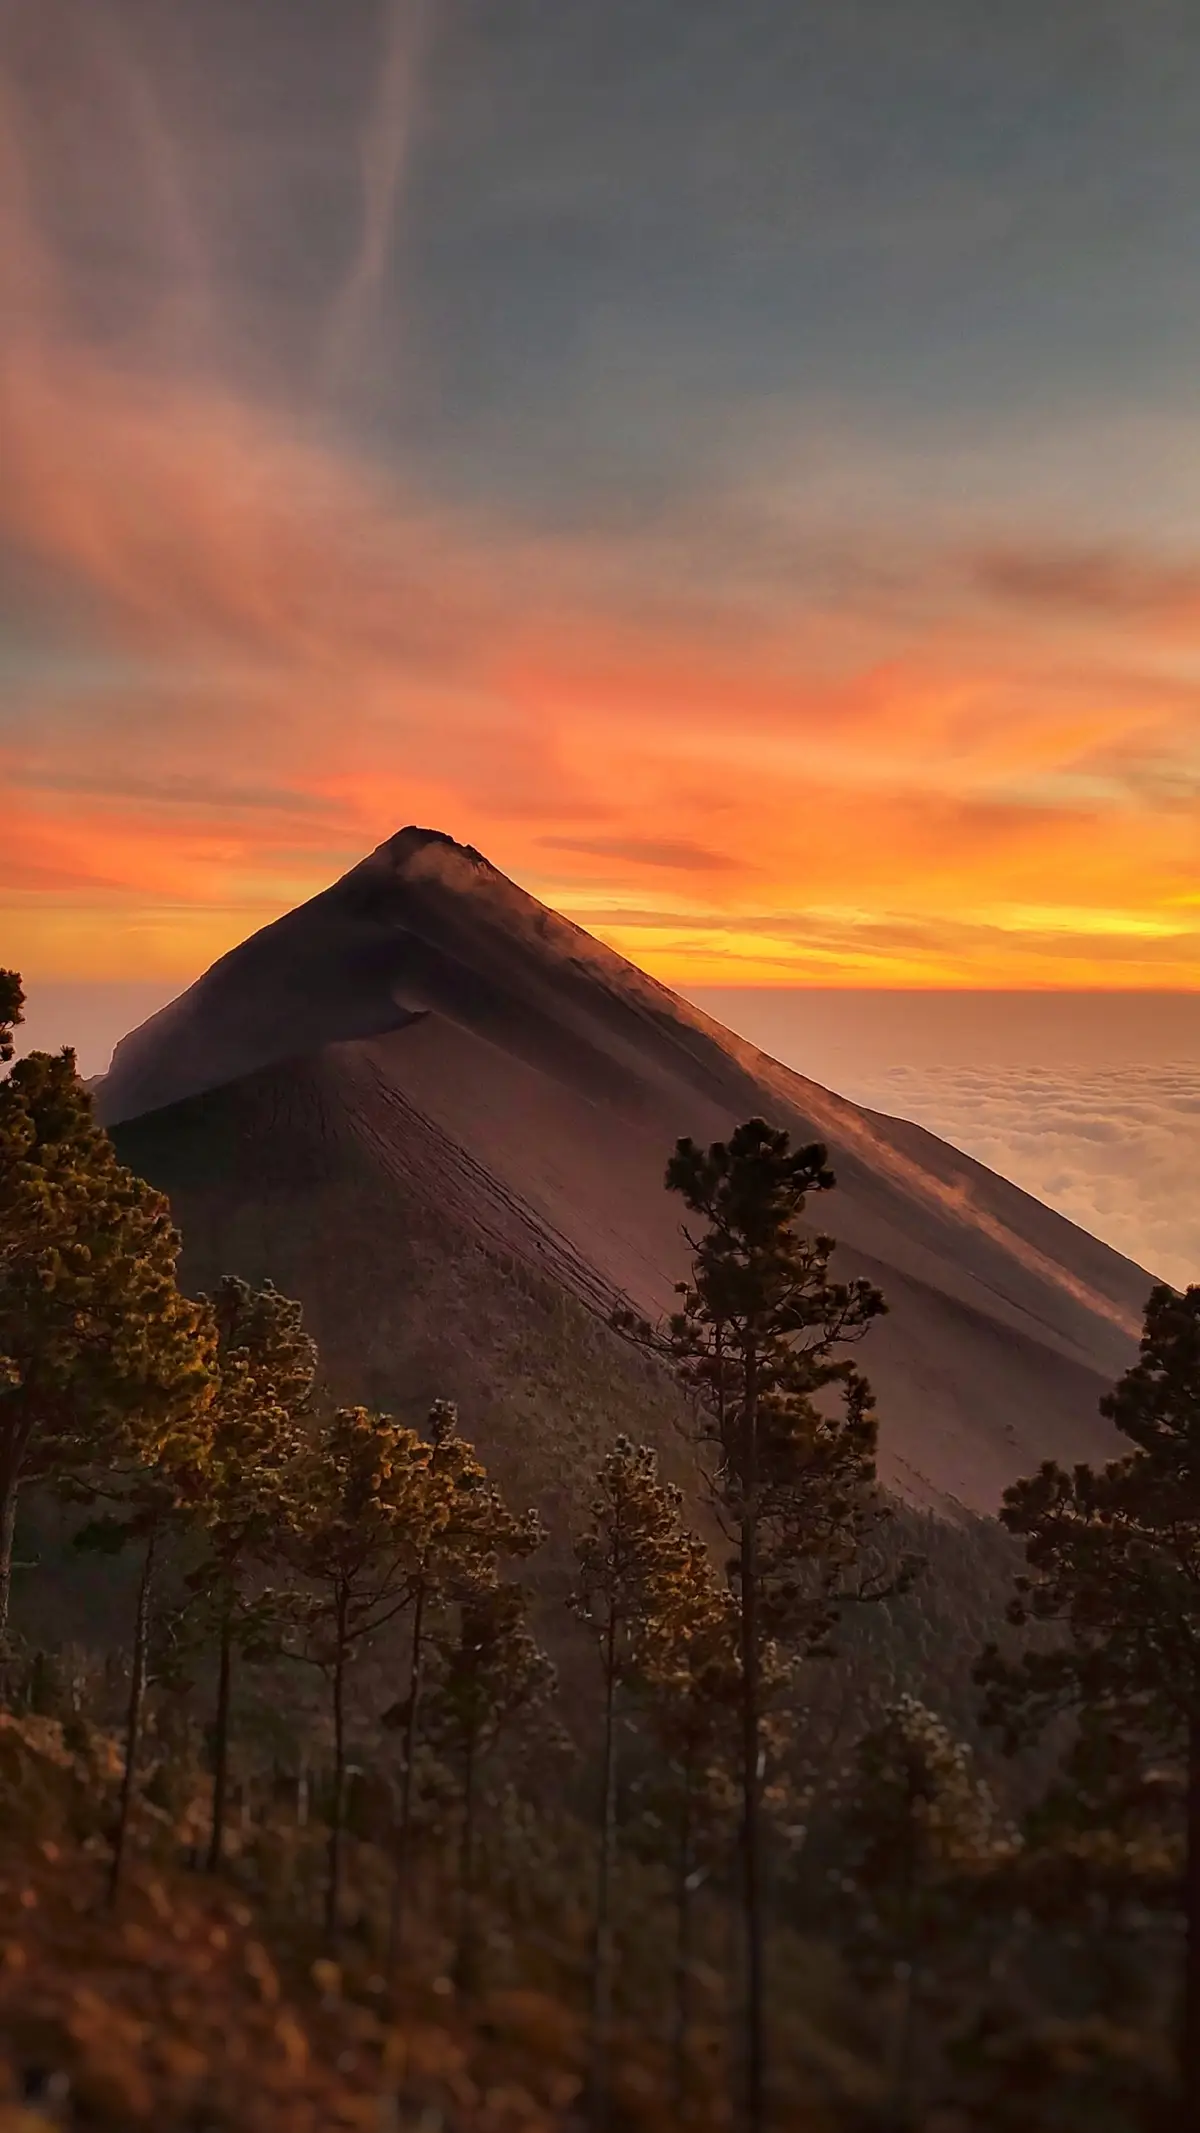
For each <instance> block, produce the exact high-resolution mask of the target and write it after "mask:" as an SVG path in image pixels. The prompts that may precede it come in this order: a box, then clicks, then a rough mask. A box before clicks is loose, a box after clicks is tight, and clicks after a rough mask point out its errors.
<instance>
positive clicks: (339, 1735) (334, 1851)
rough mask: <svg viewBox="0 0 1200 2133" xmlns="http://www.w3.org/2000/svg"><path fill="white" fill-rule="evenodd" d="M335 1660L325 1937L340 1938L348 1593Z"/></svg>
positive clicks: (341, 1605) (341, 1600) (341, 1596)
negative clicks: (338, 1932) (331, 1789)
mask: <svg viewBox="0 0 1200 2133" xmlns="http://www.w3.org/2000/svg"><path fill="white" fill-rule="evenodd" d="M335 1635H336V1639H337V1642H336V1645H335V1648H334V1658H333V1800H332V1803H331V1805H330V1810H329V1853H328V1868H327V1873H326V1880H325V1938H326V1940H327V1941H328V1942H329V1943H330V1945H332V1943H333V1941H334V1940H335V1939H336V1937H337V1929H338V1919H339V1917H340V1916H341V1909H342V1849H343V1847H342V1826H343V1823H344V1822H345V1819H346V1594H345V1592H344V1591H339V1593H338V1598H337V1613H336V1627H335Z"/></svg>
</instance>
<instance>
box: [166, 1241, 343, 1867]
mask: <svg viewBox="0 0 1200 2133" xmlns="http://www.w3.org/2000/svg"><path fill="white" fill-rule="evenodd" d="M206 1300H207V1302H208V1303H209V1305H210V1308H211V1310H212V1314H213V1319H214V1321H215V1324H216V1329H217V1340H218V1346H217V1360H218V1386H217V1392H216V1397H215V1399H214V1403H213V1409H212V1416H211V1438H210V1442H209V1447H208V1456H207V1458H206V1460H205V1464H204V1470H203V1475H202V1493H201V1496H200V1501H199V1504H198V1506H197V1509H198V1513H199V1517H200V1521H201V1524H202V1526H203V1531H204V1536H205V1542H206V1545H205V1548H204V1553H203V1555H202V1558H201V1561H200V1563H199V1565H198V1566H197V1567H196V1569H195V1570H194V1571H193V1573H192V1575H191V1578H190V1580H189V1583H190V1585H191V1589H192V1591H193V1593H194V1594H195V1595H196V1596H197V1599H198V1600H199V1602H200V1604H201V1606H202V1607H203V1609H204V1612H205V1614H206V1616H207V1617H208V1618H209V1619H211V1622H212V1626H213V1630H214V1632H215V1638H216V1644H217V1698H216V1711H215V1716H214V1723H213V1808H212V1826H211V1834H210V1840H209V1851H208V1866H209V1871H210V1872H212V1871H214V1870H215V1869H216V1867H217V1866H218V1865H219V1863H220V1859H221V1852H222V1845H223V1841H224V1829H225V1811H226V1801H227V1796H228V1776H229V1735H230V1722H231V1711H232V1696H233V1671H234V1657H235V1653H236V1651H237V1649H238V1647H239V1646H240V1647H241V1648H242V1649H243V1650H246V1651H253V1650H255V1649H258V1648H260V1647H261V1646H262V1644H263V1640H264V1636H265V1634H267V1633H268V1632H269V1630H270V1628H271V1619H272V1609H271V1599H272V1597H273V1596H271V1595H269V1594H267V1595H264V1594H261V1593H260V1594H259V1595H257V1596H255V1597H252V1596H251V1594H250V1592H249V1590H248V1584H247V1578H248V1573H249V1572H250V1570H251V1569H252V1567H253V1566H254V1565H256V1564H262V1563H263V1562H265V1561H270V1560H272V1559H275V1558H278V1556H279V1555H280V1554H281V1552H282V1532H283V1527H284V1524H285V1523H286V1522H287V1521H288V1520H289V1519H294V1517H295V1508H294V1506H293V1505H292V1503H291V1501H290V1484H291V1481H292V1477H293V1473H294V1471H295V1468H296V1464H297V1461H298V1460H299V1459H300V1457H301V1455H302V1452H303V1448H304V1441H305V1439H304V1427H305V1420H306V1418H307V1416H308V1412H309V1407H310V1403H311V1398H312V1389H313V1383H314V1379H315V1375H316V1367H317V1351H316V1346H315V1343H314V1342H313V1341H312V1340H311V1339H310V1337H309V1335H308V1334H307V1333H306V1332H305V1331H304V1324H303V1315H302V1311H301V1307H300V1305H299V1304H298V1303H295V1302H293V1301H292V1300H291V1299H290V1298H289V1297H286V1296H281V1295H280V1293H279V1291H278V1290H277V1289H276V1288H275V1287H274V1286H273V1285H272V1284H271V1283H270V1282H267V1283H266V1285H265V1286H264V1287H263V1288H261V1289H252V1288H251V1287H250V1286H249V1284H248V1283H246V1282H244V1281H240V1280H238V1279H237V1277H236V1276H234V1275H227V1276H226V1277H225V1278H224V1279H223V1280H222V1281H221V1282H220V1283H219V1285H218V1287H217V1289H216V1291H215V1292H214V1294H213V1295H212V1296H211V1297H209V1298H208V1299H206Z"/></svg>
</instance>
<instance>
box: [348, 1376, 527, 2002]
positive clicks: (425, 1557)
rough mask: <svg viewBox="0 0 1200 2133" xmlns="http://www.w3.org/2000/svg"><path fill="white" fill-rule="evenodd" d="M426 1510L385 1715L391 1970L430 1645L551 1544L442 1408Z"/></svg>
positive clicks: (440, 1404) (431, 1448)
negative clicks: (392, 1764) (393, 1764)
mask: <svg viewBox="0 0 1200 2133" xmlns="http://www.w3.org/2000/svg"><path fill="white" fill-rule="evenodd" d="M427 1441H428V1459H427V1463H426V1467H425V1504H424V1511H423V1516H422V1521H421V1532H420V1538H419V1541H418V1543H417V1546H416V1549H415V1553H414V1560H413V1569H412V1579H411V1586H410V1590H411V1594H412V1628H411V1635H410V1640H409V1667H408V1688H407V1693H406V1694H405V1696H404V1697H403V1698H402V1699H401V1701H400V1702H399V1703H397V1704H394V1705H393V1706H392V1707H391V1708H390V1710H388V1711H385V1712H384V1714H383V1724H384V1725H385V1726H388V1727H389V1728H391V1729H392V1730H397V1731H399V1732H400V1734H401V1738H402V1747H401V1757H402V1760H401V1771H400V1801H399V1812H398V1815H397V1820H396V1844H395V1859H394V1862H393V1878H392V1915H391V1921H390V1928H389V1934H388V1960H389V1968H390V1969H391V1970H392V1972H393V1973H394V1972H395V1969H396V1966H397V1964H398V1963H399V1961H400V1957H401V1953H402V1949H403V1936H404V1904H405V1898H406V1894H407V1881H408V1870H409V1852H410V1846H411V1839H412V1819H413V1787H414V1782H415V1771H416V1756H417V1745H418V1741H419V1737H420V1725H421V1706H422V1700H423V1696H424V1691H425V1668H426V1658H427V1653H428V1644H429V1638H430V1634H431V1631H432V1629H433V1628H434V1627H435V1626H436V1620H437V1611H438V1609H439V1608H440V1607H441V1606H442V1605H443V1603H444V1602H445V1600H446V1598H447V1596H448V1595H450V1594H452V1593H454V1592H455V1591H460V1590H462V1589H464V1588H466V1587H469V1586H471V1585H472V1584H482V1583H486V1582H487V1581H489V1580H490V1579H492V1578H494V1577H495V1576H496V1575H497V1573H498V1567H499V1563H500V1561H501V1558H503V1557H510V1558H516V1559H521V1558H524V1557H526V1556H528V1555H531V1554H532V1553H533V1551H534V1549H535V1548H537V1547H539V1546H540V1545H541V1542H542V1540H543V1538H544V1534H543V1531H542V1526H541V1521H540V1520H539V1519H538V1517H537V1515H536V1513H535V1512H533V1511H523V1512H513V1511H511V1510H510V1509H509V1508H508V1506H507V1504H506V1503H505V1502H504V1499H503V1497H502V1496H501V1494H500V1491H499V1490H498V1489H497V1488H495V1487H494V1486H493V1485H492V1484H491V1483H490V1482H489V1481H488V1478H487V1469H486V1467H485V1466H484V1465H483V1462H482V1460H481V1459H480V1458H479V1456H478V1454H477V1452H476V1451H475V1449H474V1446H473V1445H471V1444H469V1443H468V1442H467V1439H466V1438H465V1437H463V1436H461V1435H460V1433H459V1429H458V1411H457V1409H456V1408H455V1407H454V1406H453V1405H452V1404H451V1402H450V1401H448V1400H435V1401H434V1404H433V1406H432V1408H431V1409H430V1412H429V1421H428V1425H427Z"/></svg>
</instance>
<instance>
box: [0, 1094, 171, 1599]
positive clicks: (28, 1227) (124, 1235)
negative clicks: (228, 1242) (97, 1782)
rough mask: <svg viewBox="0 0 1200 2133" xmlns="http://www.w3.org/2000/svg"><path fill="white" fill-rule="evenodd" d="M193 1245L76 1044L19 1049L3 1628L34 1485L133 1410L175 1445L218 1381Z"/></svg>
mask: <svg viewBox="0 0 1200 2133" xmlns="http://www.w3.org/2000/svg"><path fill="white" fill-rule="evenodd" d="M178 1251H179V1239H178V1237H177V1235H176V1233H175V1231H174V1230H173V1228H172V1227H171V1217H170V1209H169V1207H168V1205H167V1202H166V1201H165V1200H164V1199H163V1198H162V1196H161V1194H159V1193H157V1192H154V1191H152V1190H151V1188H150V1187H149V1186H148V1185H146V1184H144V1183H143V1181H142V1180H141V1179H140V1178H136V1177H134V1176H133V1174H132V1172H130V1171H128V1170H126V1169H125V1168H124V1167H123V1165H122V1164H120V1163H119V1162H118V1161H117V1157H116V1153H115V1151H114V1149H113V1146H112V1143H111V1141H110V1140H109V1139H108V1136H107V1134H105V1133H104V1132H102V1130H101V1129H100V1127H99V1126H97V1124H96V1123H95V1120H94V1119H93V1117H92V1106H91V1098H90V1096H89V1095H88V1092H87V1090H86V1089H85V1088H84V1087H83V1085H82V1083H81V1082H80V1080H79V1078H78V1075H77V1074H76V1071H75V1061H74V1055H73V1054H72V1053H70V1052H64V1053H62V1054H60V1055H58V1056H56V1057H51V1056H50V1055H49V1054H48V1053H44V1052H31V1053H29V1054H28V1055H27V1056H26V1057H25V1058H24V1059H21V1060H19V1061H18V1062H17V1064H16V1065H15V1066H14V1067H13V1068H12V1070H11V1072H10V1073H9V1074H8V1075H7V1076H6V1077H5V1079H4V1080H3V1081H0V1634H2V1633H3V1630H4V1628H5V1625H6V1622H7V1615H8V1601H9V1589H10V1585H11V1580H12V1547H13V1534H14V1528H15V1522H16V1509H17V1497H18V1492H19V1490H20V1488H21V1487H22V1485H23V1484H26V1483H29V1482H31V1481H36V1480H57V1479H58V1478H60V1477H62V1476H65V1475H66V1474H68V1473H69V1472H70V1471H72V1470H73V1469H78V1468H80V1467H83V1466H88V1465H95V1463H96V1462H97V1461H98V1460H101V1459H102V1458H103V1450H104V1445H105V1443H106V1442H108V1441H109V1440H111V1441H112V1443H113V1445H114V1446H115V1447H119V1446H120V1445H121V1444H122V1442H123V1432H124V1431H125V1430H126V1428H127V1427H128V1426H130V1425H131V1424H133V1423H136V1431H137V1434H138V1438H139V1442H140V1443H142V1444H143V1445H146V1446H149V1447H152V1445H153V1442H154V1440H155V1438H156V1437H157V1438H158V1440H159V1441H160V1442H161V1443H163V1444H164V1445H165V1444H166V1443H167V1442H168V1441H169V1440H170V1438H171V1437H172V1435H173V1433H174V1432H175V1430H176V1428H177V1426H178V1425H179V1424H180V1422H181V1420H182V1419H185V1418H187V1417H188V1416H189V1415H190V1414H191V1413H192V1412H193V1411H194V1409H195V1407H196V1404H197V1401H200V1400H203V1399H204V1398H205V1397H206V1396H207V1394H208V1392H209V1391H210V1389H211V1358H210V1355H209V1352H208V1347H207V1345H206V1343H207V1335H206V1332H205V1328H206V1324H207V1321H206V1317H205V1314H204V1313H203V1311H202V1310H201V1309H200V1308H199V1307H198V1306H197V1305H195V1304H193V1303H190V1302H188V1301H187V1299H186V1298H185V1297H184V1296H182V1295H181V1294H180V1291H179V1289H178V1287H177V1286H176V1280H175V1263H176V1258H177V1256H178Z"/></svg>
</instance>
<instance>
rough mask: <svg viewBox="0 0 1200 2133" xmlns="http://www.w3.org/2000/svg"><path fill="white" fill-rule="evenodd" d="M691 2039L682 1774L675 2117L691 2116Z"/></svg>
mask: <svg viewBox="0 0 1200 2133" xmlns="http://www.w3.org/2000/svg"><path fill="white" fill-rule="evenodd" d="M691 2040H692V1772H691V1759H690V1757H689V1759H688V1763H687V1766H686V1767H685V1771H684V1791H683V1810H682V1813H681V1815H680V1824H679V1853H678V1857H677V1859H676V1862H675V1996H674V2005H673V2008H672V2022H671V2097H672V2105H673V2108H674V2112H675V2118H676V2121H677V2123H678V2124H679V2125H686V2124H687V2122H688V2119H689V2118H690V2116H691V2097H690V2094H689V2087H690V2082H689V2065H688V2060H689V2050H690V2046H691Z"/></svg>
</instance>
